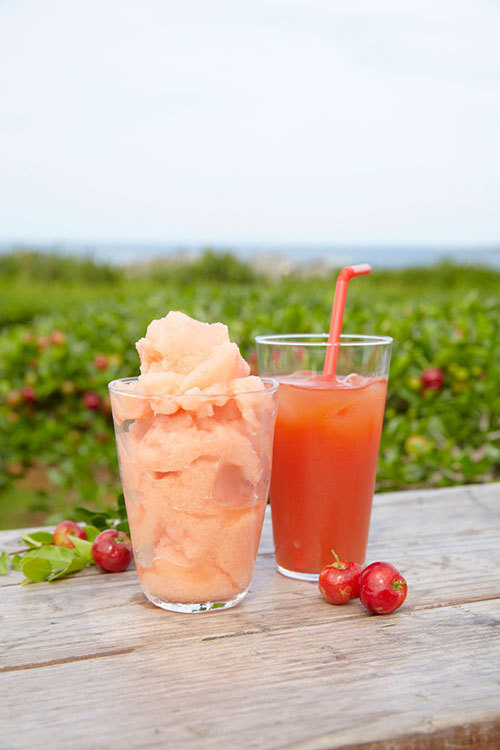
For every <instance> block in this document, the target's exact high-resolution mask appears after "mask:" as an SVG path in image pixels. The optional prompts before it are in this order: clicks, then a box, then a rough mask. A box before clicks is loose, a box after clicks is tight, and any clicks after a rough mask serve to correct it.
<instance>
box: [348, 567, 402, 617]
mask: <svg viewBox="0 0 500 750" xmlns="http://www.w3.org/2000/svg"><path fill="white" fill-rule="evenodd" d="M407 591H408V586H407V583H406V581H405V579H404V578H403V576H402V575H401V574H400V572H399V570H398V569H397V568H395V567H394V565H391V564H390V563H386V562H374V563H372V564H371V565H368V566H367V567H366V568H365V569H364V570H363V572H362V573H361V575H360V577H359V598H360V599H361V603H362V604H364V606H365V607H366V608H367V609H369V610H370V612H373V613H374V614H376V615H387V614H389V613H390V612H394V610H396V609H398V607H400V606H401V605H402V603H403V602H404V600H405V599H406V594H407Z"/></svg>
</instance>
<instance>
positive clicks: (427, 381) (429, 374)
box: [421, 367, 444, 391]
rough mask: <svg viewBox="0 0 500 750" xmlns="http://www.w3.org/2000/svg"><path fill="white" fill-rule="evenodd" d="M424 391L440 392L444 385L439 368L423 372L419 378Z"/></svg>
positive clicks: (431, 368) (442, 375)
mask: <svg viewBox="0 0 500 750" xmlns="http://www.w3.org/2000/svg"><path fill="white" fill-rule="evenodd" d="M421 380H422V388H423V389H424V391H440V390H441V388H442V387H443V385H444V374H443V371H442V370H440V369H439V367H430V368H429V369H428V370H424V371H423V373H422V376H421Z"/></svg>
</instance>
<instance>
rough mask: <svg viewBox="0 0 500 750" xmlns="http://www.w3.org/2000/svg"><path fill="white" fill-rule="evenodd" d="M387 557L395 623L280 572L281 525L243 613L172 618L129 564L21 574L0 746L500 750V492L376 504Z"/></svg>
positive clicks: (7, 599) (0, 609)
mask: <svg viewBox="0 0 500 750" xmlns="http://www.w3.org/2000/svg"><path fill="white" fill-rule="evenodd" d="M19 547H20V532H19V531H14V532H12V531H10V532H9V531H5V532H0V548H4V549H8V550H9V551H12V550H15V549H18V548H19ZM375 559H388V560H389V561H390V562H393V563H394V564H395V565H396V566H397V567H399V568H400V570H401V572H402V573H403V574H404V575H405V576H406V578H407V580H408V584H409V593H408V598H407V601H406V602H405V604H404V605H403V607H402V608H401V609H400V610H399V611H398V612H396V613H394V614H392V615H386V616H380V617H377V616H373V615H370V614H368V613H367V612H366V610H364V608H363V607H362V605H361V604H360V603H359V601H356V602H351V603H349V604H348V605H346V606H344V607H334V606H331V605H329V604H327V603H326V602H324V601H323V600H322V599H321V597H320V595H319V592H318V590H317V587H316V585H315V584H310V583H306V582H299V581H292V580H290V579H287V578H284V577H283V576H280V575H279V574H277V573H276V572H275V570H274V559H273V554H272V533H271V525H270V519H269V518H266V522H265V526H264V531H263V536H262V542H261V547H260V551H259V557H258V560H257V566H256V572H255V576H254V580H253V582H252V586H251V590H250V593H249V595H248V597H247V598H246V599H245V600H244V601H243V602H242V603H241V604H240V605H239V606H238V607H236V608H234V609H233V610H228V611H214V612H209V613H204V614H198V615H182V614H176V613H170V612H164V611H163V610H159V609H157V608H156V607H154V606H153V605H151V604H149V603H148V602H147V601H146V600H145V599H144V597H143V595H142V593H141V591H140V588H139V584H138V580H137V575H136V573H135V570H133V569H131V570H129V571H127V572H126V573H121V574H107V575H104V574H99V573H97V572H95V571H94V570H92V569H88V570H85V571H83V572H82V573H80V574H78V575H76V576H74V577H73V578H69V579H65V580H61V581H58V582H56V583H53V584H48V583H44V584H36V585H28V586H21V585H20V579H21V576H20V574H17V573H12V572H11V573H10V574H9V575H8V576H5V577H3V578H0V586H1V588H0V748H2V749H3V748H5V749H6V750H7V749H8V750H14V749H15V750H17V749H21V748H23V749H24V748H28V747H31V746H33V745H39V746H41V747H48V748H52V747H54V748H55V747H63V748H64V747H71V748H77V749H78V748H110V747H126V748H129V747H130V748H150V747H151V748H153V747H162V748H163V747H172V748H177V747H180V748H195V749H197V748H212V747H214V748H215V747H230V748H266V749H267V748H290V749H292V748H293V750H312V749H316V748H317V749H318V750H320V749H322V748H338V747H352V748H365V749H372V750H382V749H383V750H389V748H390V749H391V750H392V749H394V750H396V749H398V750H399V749H400V748H408V749H409V750H413V749H414V748H415V749H416V750H417V749H422V750H427V749H428V748H434V747H436V748H441V747H445V748H452V747H453V748H470V747H474V748H488V750H489V749H490V748H495V747H500V484H491V485H482V486H469V487H459V488H452V489H444V490H424V491H422V490H420V491H415V492H404V493H390V494H383V495H380V496H377V497H376V498H375V501H374V510H373V520H372V527H371V533H370V544H369V549H368V559H367V562H371V561H373V560H375Z"/></svg>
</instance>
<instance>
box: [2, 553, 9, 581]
mask: <svg viewBox="0 0 500 750" xmlns="http://www.w3.org/2000/svg"><path fill="white" fill-rule="evenodd" d="M9 560H10V558H9V553H8V552H0V576H6V575H7V573H8V572H9Z"/></svg>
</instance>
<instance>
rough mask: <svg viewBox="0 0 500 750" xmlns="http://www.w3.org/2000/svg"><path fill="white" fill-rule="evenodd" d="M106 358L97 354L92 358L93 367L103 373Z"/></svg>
mask: <svg viewBox="0 0 500 750" xmlns="http://www.w3.org/2000/svg"><path fill="white" fill-rule="evenodd" d="M108 364H109V362H108V358H107V357H105V356H104V355H103V354H97V355H96V356H95V357H94V365H95V366H96V367H97V369H98V370H101V372H103V371H104V370H106V369H107V367H108Z"/></svg>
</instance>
